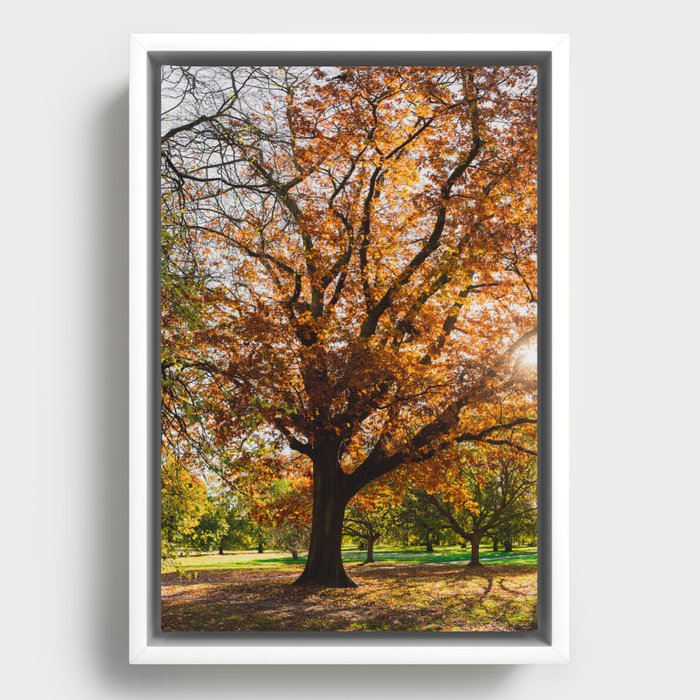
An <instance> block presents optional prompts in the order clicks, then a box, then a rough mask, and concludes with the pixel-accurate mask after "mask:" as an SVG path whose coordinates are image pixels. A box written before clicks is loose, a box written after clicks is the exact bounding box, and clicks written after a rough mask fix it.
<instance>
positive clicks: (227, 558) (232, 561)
mask: <svg viewBox="0 0 700 700" xmlns="http://www.w3.org/2000/svg"><path fill="white" fill-rule="evenodd" d="M365 556H366V552H363V551H360V550H358V549H344V550H343V561H344V562H346V563H354V562H357V563H361V562H363V561H364V559H365ZM480 558H481V561H482V562H483V563H484V564H487V563H489V561H490V560H493V561H491V563H493V564H496V563H499V564H503V563H507V564H531V565H536V564H537V547H514V548H513V551H512V552H511V553H506V552H503V551H499V552H492V551H490V550H486V551H483V550H482V551H481V553H480ZM374 559H375V566H376V565H379V564H382V563H386V564H402V563H403V564H428V563H436V564H437V563H445V562H469V559H470V554H469V549H461V548H460V547H439V548H436V549H435V551H434V552H426V551H425V549H408V548H405V549H396V548H392V547H375V548H374ZM305 562H306V557H303V556H302V557H300V558H299V559H297V561H294V560H293V559H292V557H291V556H290V555H289V554H288V553H286V552H264V553H263V554H258V553H257V552H249V551H242V552H227V553H226V554H223V555H220V554H191V555H189V556H186V557H179V558H178V559H177V560H176V563H177V568H179V569H184V570H186V571H193V570H205V569H207V570H208V569H219V570H228V569H248V568H250V567H251V566H254V567H255V568H265V569H285V568H287V567H289V566H297V565H298V564H303V563H305ZM172 571H175V567H174V566H172V565H171V564H166V565H165V566H164V567H163V572H164V573H169V572H172Z"/></svg>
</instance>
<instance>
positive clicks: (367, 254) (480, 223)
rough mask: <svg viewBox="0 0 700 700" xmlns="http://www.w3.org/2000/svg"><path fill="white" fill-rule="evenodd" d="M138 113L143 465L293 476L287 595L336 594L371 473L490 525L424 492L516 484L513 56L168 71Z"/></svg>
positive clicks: (521, 421) (519, 336) (528, 263)
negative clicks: (154, 126)
mask: <svg viewBox="0 0 700 700" xmlns="http://www.w3.org/2000/svg"><path fill="white" fill-rule="evenodd" d="M161 112H162V117H161V124H162V131H161V253H162V265H161V299H162V303H161V327H162V334H161V369H162V433H163V455H164V457H163V459H164V464H166V463H167V464H171V463H173V462H177V463H178V464H180V465H184V466H185V468H187V469H189V470H191V471H192V472H193V473H200V474H205V475H209V476H208V477H207V476H205V477H203V478H204V480H205V481H206V479H207V478H209V479H211V480H216V482H217V483H218V484H219V485H220V486H221V487H222V488H224V489H228V490H230V492H231V493H236V494H238V496H237V497H238V498H239V499H241V502H243V501H245V499H246V498H253V496H251V494H253V493H258V494H260V493H262V492H264V491H265V489H266V488H271V486H270V485H273V484H277V486H276V487H275V488H277V490H278V491H279V489H280V486H279V484H281V483H283V481H280V480H292V481H294V480H297V481H298V483H303V482H304V480H305V482H306V483H308V489H309V496H308V499H307V501H308V509H309V511H308V513H307V514H306V517H307V518H308V527H309V528H310V529H309V532H308V555H307V557H306V561H305V566H304V569H303V571H302V573H301V575H300V576H299V577H298V578H297V580H296V584H297V585H299V586H302V587H305V586H310V585H313V586H320V587H330V588H339V587H341V588H342V587H353V586H355V582H354V581H353V580H352V579H351V577H350V576H349V575H348V573H347V572H346V570H345V566H344V564H343V555H342V547H343V537H344V534H343V533H344V531H345V532H346V535H345V536H346V537H347V536H350V533H352V534H353V535H355V536H356V537H358V538H361V539H364V540H365V542H367V543H368V547H369V551H368V559H369V560H370V562H371V560H372V558H373V547H374V544H375V543H376V542H377V541H379V538H380V537H381V536H382V535H381V533H382V532H383V530H384V528H383V527H382V524H381V522H380V521H379V516H381V514H382V513H388V512H389V511H391V509H392V508H393V507H394V506H392V504H391V503H388V502H381V503H377V504H373V503H372V498H371V492H372V489H373V488H375V490H377V492H381V491H382V488H381V487H380V488H378V489H376V485H377V484H380V485H381V484H383V483H384V482H385V480H386V479H387V478H390V479H391V481H392V484H393V485H394V486H392V488H396V489H404V490H405V492H406V493H408V490H409V489H410V490H411V491H412V492H415V491H416V490H419V491H420V493H421V494H422V496H421V498H423V499H424V500H425V499H428V500H430V503H431V509H432V510H431V512H432V515H433V517H434V518H438V519H442V520H444V523H445V526H447V527H449V528H452V529H453V530H454V532H455V533H457V534H458V535H459V536H460V537H462V538H464V537H466V536H467V534H468V535H469V537H471V538H472V540H471V541H472V545H473V544H474V538H477V537H479V538H481V537H483V536H485V535H487V534H488V535H489V536H491V534H493V535H494V536H496V531H497V529H498V528H497V525H498V526H499V527H501V530H503V528H504V527H505V526H506V524H507V523H506V520H507V518H506V517H505V516H503V517H501V518H500V520H499V518H497V517H496V516H495V515H493V513H496V511H498V506H497V505H493V504H492V503H491V501H489V505H488V506H487V505H483V509H484V510H483V513H485V512H486V509H487V508H490V509H491V511H489V512H491V513H492V515H491V516H490V519H489V518H488V517H487V516H486V515H483V518H485V519H484V520H483V523H482V524H483V527H482V529H481V530H477V529H475V528H476V526H474V527H472V526H471V525H470V524H469V523H467V522H466V520H465V519H464V518H463V517H462V516H463V514H464V513H465V512H471V511H456V510H455V509H454V506H452V505H450V503H449V502H448V501H446V500H445V498H444V496H445V494H446V493H447V494H450V493H454V492H455V486H454V483H453V482H454V480H455V479H456V478H458V477H459V474H461V477H459V478H461V481H460V484H459V489H461V490H462V491H463V492H464V493H465V494H468V493H471V494H472V496H471V497H472V501H471V502H472V503H474V502H476V501H477V500H478V499H476V498H474V493H473V492H474V490H475V488H477V487H478V488H482V489H488V488H493V489H498V486H499V484H500V485H502V483H503V482H502V477H503V474H505V471H504V470H503V469H500V468H496V467H495V466H494V467H493V468H491V469H490V471H489V469H487V470H486V471H487V472H488V478H487V479H486V482H484V483H485V484H486V485H485V486H484V485H481V483H482V482H481V481H480V480H479V479H477V480H476V481H474V479H469V478H467V476H466V472H465V470H466V469H467V467H466V466H465V464H466V462H468V461H469V460H472V459H473V455H474V454H478V455H481V456H483V459H484V462H483V464H491V465H493V464H495V463H496V461H497V460H498V459H500V460H501V463H502V464H505V463H507V464H509V465H511V466H512V465H514V464H516V463H517V465H520V466H522V463H524V462H527V464H528V468H527V469H528V472H527V473H528V474H529V475H530V476H531V481H532V482H533V483H536V475H533V474H534V473H533V471H532V470H533V466H532V465H535V467H534V468H535V470H536V454H537V443H536V429H537V367H536V347H537V346H536V342H537V338H536V335H537V330H536V329H537V252H538V250H537V245H538V243H537V71H536V69H534V68H533V67H530V66H446V67H436V66H428V67H423V66H408V67H407V66H343V67H293V66H287V67H278V66H258V67H206V66H205V67H186V66H171V67H164V68H163V69H162V82H161ZM465 455H467V456H465ZM509 468H510V467H509ZM512 468H513V469H515V472H514V473H518V474H520V472H518V469H517V468H515V467H512ZM171 471H172V470H171ZM499 479H501V481H499ZM299 480H300V481H299ZM292 481H290V483H292ZM295 483H297V482H295ZM494 493H495V491H494ZM519 493H520V492H519ZM358 494H359V496H358ZM363 494H368V495H366V496H363ZM497 495H498V497H501V495H502V494H500V493H499V494H497ZM356 497H357V499H356ZM363 498H364V500H363ZM494 498H495V497H494ZM298 500H299V503H302V502H306V501H304V499H298ZM399 500H400V499H399ZM487 500H488V499H487ZM519 507H520V506H519ZM528 507H530V508H535V507H536V504H535V503H534V501H533V502H532V503H531V504H530V505H529V506H528ZM509 508H510V506H509ZM521 509H522V508H521ZM472 515H473V512H472ZM295 517H296V518H297V519H296V520H295V522H296V523H297V525H290V527H291V530H290V529H289V528H287V531H286V533H285V537H286V538H287V539H286V540H285V541H288V542H291V541H292V540H293V541H294V545H293V546H294V552H295V555H297V556H298V553H299V551H300V549H299V548H300V547H302V545H301V544H300V542H302V541H303V538H301V539H299V535H300V533H301V529H300V528H301V525H299V524H298V523H303V522H304V517H302V516H301V515H300V514H297V515H296V516H295ZM387 517H388V516H387ZM224 519H225V518H224ZM497 520H498V522H496V521H497ZM453 521H454V522H453ZM472 524H473V523H472ZM388 527H389V526H388V525H387V528H388ZM482 530H483V532H482ZM477 532H480V533H481V534H480V535H479V534H477ZM217 536H218V535H217ZM304 536H306V535H304ZM280 537H282V536H280ZM219 539H220V538H219ZM272 540H273V541H274V538H272ZM282 540H284V537H282ZM289 546H292V545H289ZM302 549H303V547H302ZM477 551H478V545H477Z"/></svg>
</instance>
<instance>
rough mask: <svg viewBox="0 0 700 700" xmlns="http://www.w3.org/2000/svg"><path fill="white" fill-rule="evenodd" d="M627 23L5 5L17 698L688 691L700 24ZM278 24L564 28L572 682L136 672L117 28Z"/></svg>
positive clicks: (604, 15)
mask: <svg viewBox="0 0 700 700" xmlns="http://www.w3.org/2000/svg"><path fill="white" fill-rule="evenodd" d="M642 7H643V5H642V4H641V3H638V2H618V3H616V2H612V1H611V0H606V1H605V2H601V1H599V0H591V1H589V2H580V3H576V4H574V3H567V2H562V1H561V0H559V1H551V2H547V1H546V0H531V1H530V2H523V1H522V0H498V1H497V2H491V3H487V2H484V1H482V2H480V3H474V2H468V1H466V0H443V1H442V2H434V3H416V2H409V1H408V0H404V1H397V2H391V3H380V2H378V1H377V0H353V2H348V3H330V2H313V3H312V2H282V1H281V0H274V1H273V0H268V1H267V2H257V3H256V2H248V3H236V2H235V1H233V0H226V1H225V2H221V1H220V0H207V1H204V2H192V1H191V0H190V1H187V0H168V1H167V2H148V1H146V0H123V1H122V2H110V3H98V2H88V1H87V0H64V1H63V2H47V1H44V2H38V3H29V2H24V3H15V4H14V5H13V6H9V5H8V6H6V7H5V9H4V19H5V22H6V23H5V26H4V32H3V37H2V42H1V43H0V45H1V46H2V51H3V58H4V60H3V70H2V93H3V107H2V109H0V118H2V131H0V134H1V135H2V141H1V142H0V144H1V145H0V176H1V177H2V180H3V182H2V189H1V190H0V191H2V193H3V199H4V205H3V207H2V216H1V217H0V222H1V225H2V239H0V240H1V243H0V279H1V280H2V284H3V288H4V289H3V291H4V295H3V310H4V314H5V323H4V324H3V326H4V330H5V331H7V332H6V333H3V335H4V342H3V352H4V353H7V355H8V357H7V359H6V360H5V361H4V362H3V364H2V370H3V371H2V374H3V381H2V383H1V384H0V386H2V387H3V389H4V391H3V399H4V400H3V401H2V405H3V408H4V410H5V411H6V413H7V418H6V419H5V420H4V421H3V427H4V428H5V430H6V433H7V434H6V436H5V437H4V440H3V446H4V448H5V449H4V450H3V451H2V462H3V464H4V466H5V470H4V471H3V474H5V475H7V476H9V475H12V476H11V478H10V479H8V478H7V476H6V478H5V481H4V482H3V489H2V492H3V495H2V499H1V500H0V502H1V503H2V505H3V508H2V509H0V510H1V511H2V514H3V520H4V526H3V531H2V534H3V535H4V537H3V545H4V546H3V549H4V551H5V554H4V555H3V560H4V563H5V564H6V566H4V567H3V569H4V573H3V574H2V577H0V579H1V580H2V582H3V587H5V588H6V589H7V590H6V592H5V593H4V594H3V597H2V598H1V599H0V600H1V601H2V604H1V605H0V624H2V635H1V638H2V640H3V643H5V644H6V645H7V647H8V652H9V654H10V657H11V658H9V661H10V663H9V668H10V675H9V676H8V675H7V674H5V675H4V676H3V680H4V684H9V683H13V684H14V685H15V687H14V690H11V692H10V697H17V698H25V697H27V698H34V697H70V698H75V699H76V700H83V699H90V700H92V699H95V698H126V697H129V698H149V699H151V700H153V699H156V698H166V697H167V698H170V699H175V698H199V697H202V698H209V697H211V698H215V697H225V696H226V697H231V696H233V697H249V696H257V697H261V698H264V697H277V696H281V695H282V694H283V693H284V694H285V696H288V697H297V696H299V697H301V696H304V697H312V698H316V697H326V696H327V695H328V694H330V695H331V697H334V698H346V697H348V698H350V697H353V698H358V697H397V696H399V695H400V694H404V693H409V694H410V695H414V696H421V695H426V696H427V697H436V698H437V697H441V698H442V697H444V698H451V697H460V698H464V697H467V698H468V697H475V698H477V697H478V698H480V699H481V700H486V698H495V697H498V698H504V699H506V698H515V697H517V698H520V699H521V700H522V699H523V698H559V697H567V698H590V697H602V698H614V697H634V698H640V697H657V696H658V695H661V694H663V696H665V697H669V698H676V697H687V696H688V695H689V694H692V691H691V690H690V688H692V685H691V683H692V679H693V677H694V676H693V674H692V672H693V670H694V669H693V667H692V666H691V665H690V664H691V660H694V658H693V659H691V654H690V646H691V644H693V642H694V637H695V634H696V632H695V625H696V624H697V614H696V610H695V594H696V591H695V590H694V589H695V588H696V587H697V580H696V579H694V578H693V576H692V575H691V573H690V571H689V569H688V564H687V561H688V560H687V559H686V555H687V554H688V552H689V551H690V548H691V547H692V546H694V545H695V541H696V539H697V528H696V527H695V525H696V520H695V518H694V516H693V506H694V505H695V504H696V495H695V494H696V492H697V487H698V456H697V447H696V444H695V442H696V433H697V418H698V408H697V395H698V388H699V387H698V380H697V357H696V356H697V354H698V350H697V345H696V344H694V343H693V342H692V341H693V340H694V338H695V336H696V335H697V333H696V327H697V321H698V311H697V308H696V305H697V301H698V297H697V293H696V285H695V278H696V276H697V259H698V253H699V252H700V251H699V250H698V236H699V233H700V232H699V230H698V229H699V227H698V221H697V214H696V212H697V203H698V192H697V190H698V163H699V162H700V157H699V156H700V153H698V150H699V149H698V137H697V123H698V90H697V80H698V75H697V60H696V56H695V55H694V54H693V53H691V46H692V44H693V43H697V37H696V36H695V31H696V27H697V23H696V22H693V18H692V17H691V10H690V9H683V8H688V7H690V4H689V3H682V2H680V0H669V1H667V2H664V3H663V4H661V3H660V4H658V9H657V8H656V7H655V6H651V5H649V6H648V7H653V8H654V9H648V10H644V9H642ZM10 13H11V14H10ZM12 15H14V17H12ZM292 30H296V31H396V32H398V31H443V30H452V31H459V32H477V31H478V32H482V31H512V32H527V31H533V32H535V31H536V32H542V31H552V32H569V33H570V34H571V38H572V42H571V49H572V83H571V86H572V147H571V154H572V195H573V196H572V202H573V210H572V221H573V225H572V230H573V233H572V235H573V240H572V286H573V297H572V321H573V357H572V360H573V369H572V395H573V440H572V455H573V460H572V477H573V482H572V510H573V523H572V526H573V530H572V542H571V552H572V562H573V564H572V582H573V584H572V601H573V608H572V629H573V639H572V659H573V661H572V662H571V664H570V665H568V666H562V667H551V668H550V667H531V668H439V669H429V668H421V667H413V668H408V669H400V670H397V669H392V668H384V669H382V668H371V669H365V668H323V669H320V670H310V669H305V668H288V669H253V668H250V669H242V668H230V669H229V668H167V669H166V668H144V667H137V668H130V667H129V666H128V665H127V663H126V660H127V649H126V624H127V616H126V605H127V588H126V581H127V553H126V529H127V515H126V497H127V464H126V462H127V393H126V386H127V360H126V349H127V312H126V299H127V185H126V182H127V69H128V35H129V33H131V32H159V31H160V32H177V31H179V32H182V31H229V32H248V31H250V32H254V31H259V32H260V31H292ZM691 301H692V303H691ZM8 382H9V384H10V386H11V391H10V392H8V391H7V388H6V387H7V384H8ZM30 455H31V458H29V456H30ZM662 547H663V549H661V548H662ZM5 658H6V659H8V657H7V656H5ZM338 661H339V662H342V658H339V659H338ZM10 687H11V686H10ZM684 688H686V689H685V690H684Z"/></svg>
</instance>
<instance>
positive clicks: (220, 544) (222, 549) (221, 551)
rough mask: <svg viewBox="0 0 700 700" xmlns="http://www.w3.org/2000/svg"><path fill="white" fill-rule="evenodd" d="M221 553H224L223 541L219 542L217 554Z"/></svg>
mask: <svg viewBox="0 0 700 700" xmlns="http://www.w3.org/2000/svg"><path fill="white" fill-rule="evenodd" d="M223 553H224V543H223V542H219V554H223Z"/></svg>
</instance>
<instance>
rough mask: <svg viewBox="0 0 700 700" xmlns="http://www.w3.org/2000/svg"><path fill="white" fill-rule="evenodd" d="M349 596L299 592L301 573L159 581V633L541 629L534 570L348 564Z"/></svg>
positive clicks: (210, 573) (214, 574)
mask: <svg viewBox="0 0 700 700" xmlns="http://www.w3.org/2000/svg"><path fill="white" fill-rule="evenodd" d="M347 570H348V573H349V574H350V576H351V577H352V578H353V579H354V580H355V582H356V583H357V584H358V588H354V589H343V588H341V589H332V588H315V587H309V588H302V587H296V586H291V585H290V584H291V583H292V582H293V581H294V579H295V578H296V577H297V576H298V575H299V573H300V572H301V567H299V569H298V570H297V569H294V570H291V569H290V568H289V567H285V568H284V569H283V570H272V571H271V570H260V569H255V568H251V569H237V570H235V571H230V570H229V571H226V570H204V571H199V572H198V575H197V578H189V579H187V578H183V577H180V576H178V575H177V574H175V573H169V574H163V576H162V579H161V582H162V598H161V601H162V608H161V622H162V629H163V631H164V632H212V631H229V632H242V631H324V632H333V631H348V632H353V631H382V632H403V631H442V632H497V631H529V630H535V629H537V568H536V567H535V566H522V565H521V566H506V565H500V566H481V567H469V566H465V565H463V564H444V565H442V564H441V565H435V564H433V565H428V566H405V565H404V566H401V565H399V566H386V565H378V566H372V565H369V566H349V567H347Z"/></svg>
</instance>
